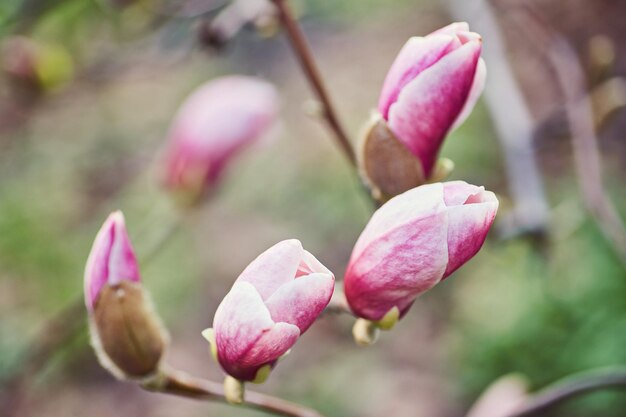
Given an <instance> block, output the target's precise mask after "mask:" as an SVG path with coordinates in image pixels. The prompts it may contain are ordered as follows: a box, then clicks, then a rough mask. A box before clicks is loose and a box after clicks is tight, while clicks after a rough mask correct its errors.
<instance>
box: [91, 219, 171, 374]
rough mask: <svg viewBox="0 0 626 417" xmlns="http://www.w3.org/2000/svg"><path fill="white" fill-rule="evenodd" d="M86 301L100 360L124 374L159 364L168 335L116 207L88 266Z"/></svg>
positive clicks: (149, 371)
mask: <svg viewBox="0 0 626 417" xmlns="http://www.w3.org/2000/svg"><path fill="white" fill-rule="evenodd" d="M85 304H86V306H87V311H88V313H89V321H90V323H89V324H90V332H91V337H92V344H93V346H94V348H95V350H96V354H97V356H98V359H99V360H100V363H101V364H102V365H103V366H104V367H105V368H106V369H108V370H109V371H110V372H111V373H113V374H114V375H116V376H117V377H119V378H139V377H145V376H149V375H151V374H153V373H155V372H156V371H157V370H158V366H159V363H160V361H161V357H162V354H163V351H164V349H165V346H166V344H167V335H166V334H165V331H164V330H163V328H162V326H161V323H160V320H159V318H158V317H157V316H156V314H155V313H154V311H153V310H152V306H151V304H150V301H149V298H148V295H147V294H146V293H145V292H144V290H143V287H142V286H141V278H140V276H139V267H138V265H137V259H136V257H135V253H134V251H133V248H132V246H131V243H130V239H129V238H128V233H127V232H126V225H125V224H124V216H123V215H122V213H121V212H119V211H116V212H114V213H112V214H111V215H110V216H109V217H108V218H107V220H106V221H105V222H104V225H103V226H102V228H101V229H100V231H99V232H98V235H97V236H96V240H95V241H94V244H93V247H92V248H91V253H90V254H89V258H88V260H87V266H86V268H85Z"/></svg>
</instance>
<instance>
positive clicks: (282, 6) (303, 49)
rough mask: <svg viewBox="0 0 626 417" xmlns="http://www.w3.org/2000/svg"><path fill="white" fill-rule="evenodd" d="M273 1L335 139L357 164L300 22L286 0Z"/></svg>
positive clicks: (347, 155)
mask: <svg viewBox="0 0 626 417" xmlns="http://www.w3.org/2000/svg"><path fill="white" fill-rule="evenodd" d="M272 2H273V3H274V4H275V5H276V7H277V8H278V14H279V17H280V21H281V23H282V25H283V27H284V28H285V31H286V32H287V37H288V38H289V42H290V44H291V47H292V48H293V50H294V52H295V54H296V56H297V57H298V61H299V62H300V66H301V67H302V70H303V71H304V74H305V75H306V77H307V79H308V80H309V83H310V84H311V87H312V88H313V91H314V92H315V95H316V96H317V98H318V100H319V101H320V103H321V104H322V106H323V110H322V111H323V113H322V116H323V117H324V119H326V122H327V123H328V126H329V127H330V129H331V130H332V131H333V133H334V134H335V139H336V140H337V143H338V144H339V146H340V147H341V149H342V151H343V152H344V154H345V155H346V157H347V158H348V160H349V161H350V163H351V164H352V165H354V166H356V156H355V154H354V149H353V148H352V145H351V144H350V140H349V139H348V135H347V134H346V132H345V130H344V129H343V127H342V126H341V124H340V123H339V119H338V118H337V113H336V112H335V110H334V108H333V105H332V103H331V102H330V98H329V95H328V92H327V90H326V87H325V86H324V82H323V80H322V76H321V74H320V72H319V70H318V68H317V65H316V63H315V59H314V58H313V53H312V52H311V48H310V47H309V45H308V43H307V41H306V39H305V37H304V34H303V33H302V29H301V28H300V26H299V25H298V22H297V21H296V19H295V18H294V16H293V13H292V12H291V10H290V9H289V6H288V5H287V2H286V0H272Z"/></svg>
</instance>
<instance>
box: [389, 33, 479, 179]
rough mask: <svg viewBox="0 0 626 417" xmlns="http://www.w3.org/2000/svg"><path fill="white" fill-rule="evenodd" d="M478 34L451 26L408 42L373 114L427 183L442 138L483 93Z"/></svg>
mask: <svg viewBox="0 0 626 417" xmlns="http://www.w3.org/2000/svg"><path fill="white" fill-rule="evenodd" d="M481 49H482V40H481V37H480V35H478V34H477V33H474V32H470V31H469V25H468V24H467V23H465V22H463V23H453V24H451V25H449V26H446V27H444V28H442V29H439V30H438V31H436V32H433V33H431V34H430V35H427V36H424V37H413V38H411V39H409V40H408V42H407V43H406V44H405V45H404V47H403V48H402V50H401V51H400V53H399V54H398V56H397V58H396V60H395V61H394V63H393V65H392V66H391V69H390V70H389V73H388V74H387V78H386V79H385V83H384V85H383V88H382V92H381V95H380V99H379V102H378V110H379V111H380V114H381V115H382V118H383V119H384V121H386V124H387V126H388V128H389V129H390V131H391V132H392V133H393V134H394V135H395V137H396V138H397V139H398V140H399V141H400V142H402V143H403V144H404V145H405V146H406V148H407V149H408V150H409V151H410V152H411V153H412V154H413V155H414V156H416V157H417V158H418V159H419V161H420V162H421V169H422V173H423V176H424V178H426V179H427V178H430V176H431V174H432V172H433V168H434V167H435V163H436V161H437V156H438V153H439V148H440V147H441V145H442V142H443V140H444V138H445V137H446V135H447V134H448V133H449V132H450V131H451V130H453V129H454V128H455V127H457V126H459V125H460V124H461V123H463V121H464V120H465V119H466V118H467V116H468V115H469V113H470V112H471V111H472V108H473V107H474V105H475V104H476V101H477V100H478V97H479V96H480V93H481V92H482V89H483V86H484V82H485V75H486V67H485V63H484V61H483V60H482V59H481V58H480V52H481Z"/></svg>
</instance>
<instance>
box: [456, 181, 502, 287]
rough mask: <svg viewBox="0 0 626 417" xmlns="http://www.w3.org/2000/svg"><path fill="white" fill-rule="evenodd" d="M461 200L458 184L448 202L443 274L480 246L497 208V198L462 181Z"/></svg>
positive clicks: (466, 259)
mask: <svg viewBox="0 0 626 417" xmlns="http://www.w3.org/2000/svg"><path fill="white" fill-rule="evenodd" d="M466 185H467V187H466V190H467V192H466V194H465V201H463V202H459V201H460V200H459V198H458V197H461V196H462V193H461V192H460V191H459V190H458V187H459V186H458V184H455V185H454V186H453V188H457V190H455V191H452V192H451V194H453V195H454V197H452V198H451V199H450V201H451V202H453V203H454V204H453V205H450V204H448V201H446V203H447V204H448V257H449V262H448V266H447V268H446V272H445V275H444V278H446V277H448V276H450V274H452V273H453V272H454V271H456V270H457V269H458V268H459V267H461V266H462V265H463V264H464V263H466V262H467V261H468V260H470V259H471V258H472V257H473V256H474V255H476V253H478V251H479V250H480V248H481V247H482V245H483V243H484V242H485V238H486V237H487V233H488V232H489V229H490V228H491V225H492V224H493V221H494V219H495V217H496V213H497V211H498V199H497V198H496V196H495V195H494V194H493V193H492V192H490V191H485V189H484V188H483V187H476V186H473V185H470V184H466Z"/></svg>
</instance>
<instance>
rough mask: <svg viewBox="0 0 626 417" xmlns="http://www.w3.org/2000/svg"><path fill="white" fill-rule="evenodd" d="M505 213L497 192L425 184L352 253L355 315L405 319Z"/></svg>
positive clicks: (387, 212) (370, 229) (394, 203)
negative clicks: (418, 299)
mask: <svg viewBox="0 0 626 417" xmlns="http://www.w3.org/2000/svg"><path fill="white" fill-rule="evenodd" d="M497 209H498V200H497V199H496V196H495V195H494V194H493V193H492V192H490V191H485V189H484V187H477V186H475V185H470V184H468V183H466V182H463V181H453V182H446V183H436V184H427V185H423V186H421V187H417V188H414V189H412V190H410V191H407V192H405V193H403V194H400V195H398V196H396V197H394V198H392V199H391V200H389V201H388V202H387V203H386V204H384V205H383V206H382V207H381V208H380V209H378V210H377V211H376V213H374V215H373V216H372V218H371V220H370V221H369V223H368V224H367V226H366V227H365V230H363V233H361V236H360V237H359V239H358V240H357V242H356V244H355V246H354V249H353V251H352V256H351V258H350V262H349V264H348V267H347V270H346V275H345V281H344V286H345V293H346V298H347V300H348V303H349V305H350V308H351V309H352V311H353V312H354V313H355V314H356V315H357V316H358V317H361V318H364V319H367V320H370V321H374V322H375V321H381V320H382V321H387V320H388V319H390V318H391V319H393V320H397V319H398V318H400V317H402V316H403V315H404V314H405V313H406V312H407V310H408V309H409V307H410V306H411V304H412V303H413V301H414V300H415V298H416V297H418V296H419V295H420V294H422V293H424V292H425V291H427V290H429V289H430V288H432V287H433V286H434V285H436V284H437V283H438V282H440V281H442V280H443V279H445V278H447V277H448V276H450V274H452V273H453V272H454V271H456V270H457V269H458V268H459V267H461V266H462V265H463V264H464V263H465V262H467V261H468V260H470V259H471V258H472V257H473V256H474V255H475V254H476V253H477V252H478V250H479V249H480V248H481V246H482V244H483V242H484V241H485V237H486V236H487V232H488V231H489V228H490V227H491V224H492V223H493V220H494V218H495V215H496V211H497ZM393 320H392V322H391V323H385V325H387V324H393V323H395V321H393ZM383 328H384V327H383Z"/></svg>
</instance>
